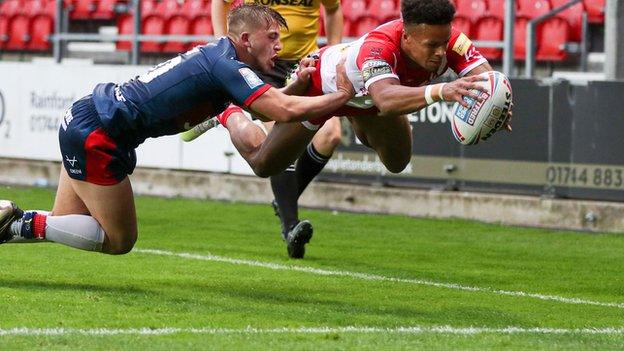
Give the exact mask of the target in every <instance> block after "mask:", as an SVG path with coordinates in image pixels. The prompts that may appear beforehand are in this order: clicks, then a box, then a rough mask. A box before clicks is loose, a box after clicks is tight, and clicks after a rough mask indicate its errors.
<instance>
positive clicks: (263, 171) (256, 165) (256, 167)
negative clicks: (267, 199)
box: [250, 160, 275, 178]
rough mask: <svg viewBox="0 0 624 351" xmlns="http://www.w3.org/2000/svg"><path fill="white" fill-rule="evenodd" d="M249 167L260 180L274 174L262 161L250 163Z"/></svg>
mask: <svg viewBox="0 0 624 351" xmlns="http://www.w3.org/2000/svg"><path fill="white" fill-rule="evenodd" d="M250 166H251V170H252V171H253V172H254V174H255V175H256V176H258V177H260V178H268V177H270V176H272V175H273V174H274V173H275V172H272V171H271V169H270V164H269V163H268V162H264V161H263V160H258V161H254V162H252V163H250Z"/></svg>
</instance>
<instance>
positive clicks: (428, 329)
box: [0, 325, 624, 336]
mask: <svg viewBox="0 0 624 351" xmlns="http://www.w3.org/2000/svg"><path fill="white" fill-rule="evenodd" d="M328 333H329V334H333V333H351V334H450V335H477V334H553V335H562V334H571V335H572V334H574V335H624V328H579V329H561V328H523V327H504V328H486V327H452V326H448V325H443V326H409V327H394V328H382V327H357V326H348V327H300V328H254V327H246V328H240V329H235V328H173V327H170V328H127V329H116V328H92V329H82V328H11V329H0V336H59V335H60V336H62V335H89V336H98V335H148V336H149V335H153V336H158V335H171V334H209V335H219V334H243V335H245V334H328Z"/></svg>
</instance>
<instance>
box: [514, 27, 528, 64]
mask: <svg viewBox="0 0 624 351" xmlns="http://www.w3.org/2000/svg"><path fill="white" fill-rule="evenodd" d="M528 22H529V19H528V18H526V17H516V23H514V58H515V59H516V60H524V59H525V58H526V34H527V33H526V26H527V23H528Z"/></svg>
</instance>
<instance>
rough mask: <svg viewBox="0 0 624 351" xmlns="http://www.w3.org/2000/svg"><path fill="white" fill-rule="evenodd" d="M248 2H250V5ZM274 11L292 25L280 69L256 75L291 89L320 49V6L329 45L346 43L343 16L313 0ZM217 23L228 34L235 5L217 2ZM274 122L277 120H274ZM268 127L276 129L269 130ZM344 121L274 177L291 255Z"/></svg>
mask: <svg viewBox="0 0 624 351" xmlns="http://www.w3.org/2000/svg"><path fill="white" fill-rule="evenodd" d="M246 2H248V1H246ZM267 5H268V6H270V7H271V8H272V9H274V10H276V11H277V12H279V13H280V14H281V15H282V16H283V17H284V18H285V19H286V22H287V23H288V29H286V28H282V32H281V38H282V43H283V44H284V48H283V49H282V50H281V51H280V52H279V53H278V58H277V60H276V62H275V67H274V68H273V70H271V72H269V73H267V74H264V73H262V72H257V73H258V75H259V76H260V77H261V78H263V80H264V81H265V82H267V83H269V84H271V85H273V86H274V87H278V88H280V87H283V86H285V85H286V79H287V77H288V76H289V75H290V74H291V73H292V72H293V70H294V69H295V67H296V65H297V64H298V63H299V61H300V60H301V59H302V58H304V57H306V55H308V54H309V53H311V52H313V51H316V50H318V47H317V40H318V38H317V35H318V32H319V31H318V27H319V18H320V11H321V5H323V8H324V9H325V32H326V33H327V34H326V37H327V45H334V44H339V43H340V42H341V41H342V28H343V16H342V9H341V8H340V1H339V0H310V1H296V2H288V1H285V2H284V1H282V2H279V1H278V2H272V1H271V2H268V4H267ZM211 6H212V12H211V17H212V25H213V29H214V35H215V36H221V35H224V34H225V33H226V16H227V13H228V12H229V10H230V8H231V7H232V6H233V5H232V1H231V0H230V1H226V0H225V1H224V0H213V1H212V5H211ZM269 123H272V122H269ZM267 127H268V128H269V129H270V127H271V126H267ZM341 134H342V133H341V130H340V119H339V118H338V117H336V118H332V119H330V120H328V121H327V122H325V124H324V125H323V126H322V127H321V128H320V130H319V131H318V132H317V133H316V134H315V135H314V137H313V138H312V142H311V143H310V144H308V146H307V148H306V149H305V151H304V152H303V153H302V154H301V156H300V157H299V159H298V160H297V162H296V163H295V164H294V165H290V166H289V167H288V168H287V169H286V170H284V171H283V172H280V173H279V174H276V175H273V176H271V178H270V179H271V188H272V189H273V195H274V196H275V200H274V202H273V203H272V204H273V207H274V209H275V212H276V215H278V216H279V218H280V222H281V225H282V238H283V239H284V241H285V242H286V247H287V251H288V254H289V256H291V257H293V254H295V253H296V252H295V251H293V250H292V240H290V239H291V238H293V237H296V236H298V235H300V233H299V232H301V231H309V232H310V236H311V235H312V234H311V233H312V225H311V224H310V223H309V221H307V220H303V221H301V222H302V223H300V221H299V213H298V212H299V211H298V209H299V208H298V207H299V206H298V200H299V196H300V195H301V194H302V193H303V191H304V190H305V189H306V187H307V186H308V184H310V182H311V181H312V179H314V177H316V176H317V175H318V174H319V173H320V172H321V171H322V170H323V168H324V167H325V165H326V164H327V161H329V159H330V157H331V155H332V154H333V152H334V149H335V148H336V147H337V146H338V144H339V143H340V139H341Z"/></svg>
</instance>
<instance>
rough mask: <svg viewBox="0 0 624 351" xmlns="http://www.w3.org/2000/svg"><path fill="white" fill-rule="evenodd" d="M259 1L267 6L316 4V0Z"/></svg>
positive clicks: (310, 5)
mask: <svg viewBox="0 0 624 351" xmlns="http://www.w3.org/2000/svg"><path fill="white" fill-rule="evenodd" d="M246 2H247V1H246ZM257 2H258V3H260V4H262V5H266V6H278V5H287V6H303V7H312V6H313V5H314V0H257ZM252 3H253V1H252Z"/></svg>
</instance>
